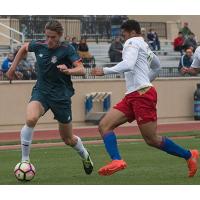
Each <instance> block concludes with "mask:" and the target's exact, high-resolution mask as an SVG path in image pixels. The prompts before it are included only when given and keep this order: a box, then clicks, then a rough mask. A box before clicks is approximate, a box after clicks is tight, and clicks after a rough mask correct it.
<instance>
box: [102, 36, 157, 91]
mask: <svg viewBox="0 0 200 200" xmlns="http://www.w3.org/2000/svg"><path fill="white" fill-rule="evenodd" d="M122 58H123V61H122V62H120V63H118V64H117V65H115V66H114V67H111V68H108V67H105V68H104V69H103V70H104V73H105V74H110V73H122V72H124V75H125V81H126V94H129V93H131V92H134V91H137V90H139V89H142V88H145V87H148V86H152V84H151V82H150V81H151V79H152V80H153V79H154V78H155V77H156V76H155V77H154V78H150V76H152V75H150V73H151V69H150V64H151V62H152V60H153V59H154V60H155V59H157V60H158V58H157V56H156V55H155V54H154V53H153V52H152V51H151V50H150V48H149V46H148V44H147V43H146V42H145V41H144V39H143V37H133V38H130V39H128V40H127V41H126V42H125V44H124V48H123V51H122ZM157 60H156V61H157ZM157 62H158V63H156V64H157V65H158V68H159V69H160V63H159V60H158V61H157ZM154 63H155V62H154ZM155 74H156V75H157V72H156V73H154V74H153V76H154V75H155Z"/></svg>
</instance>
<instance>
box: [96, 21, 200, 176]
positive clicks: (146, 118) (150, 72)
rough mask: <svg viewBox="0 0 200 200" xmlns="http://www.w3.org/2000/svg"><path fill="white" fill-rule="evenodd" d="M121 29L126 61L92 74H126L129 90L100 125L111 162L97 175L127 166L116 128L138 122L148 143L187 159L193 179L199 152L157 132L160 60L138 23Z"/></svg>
mask: <svg viewBox="0 0 200 200" xmlns="http://www.w3.org/2000/svg"><path fill="white" fill-rule="evenodd" d="M121 29H122V35H123V36H124V38H125V44H124V48H123V52H122V57H123V60H122V61H121V62H120V63H118V64H117V65H115V66H113V67H111V68H108V67H105V68H98V67H97V68H94V69H93V70H92V75H96V76H103V75H104V74H113V73H124V75H125V81H126V90H127V91H126V94H125V97H124V98H123V99H122V100H121V101H120V102H119V103H117V104H116V105H115V106H114V107H113V108H112V109H111V110H110V111H109V112H108V113H107V114H106V115H105V117H104V118H103V119H102V120H101V121H100V123H99V132H100V134H101V136H102V138H103V141H104V144H105V148H106V150H107V152H108V154H109V156H110V158H111V160H112V161H111V162H110V163H109V164H107V165H106V166H104V167H102V168H100V169H99V171H98V173H99V175H102V176H108V175H111V174H113V173H115V172H117V171H119V170H122V169H124V168H126V167H127V164H126V162H125V161H124V160H123V159H122V158H121V155H120V153H119V150H118V146H117V139H116V136H115V133H114V129H115V128H116V127H118V126H119V125H121V124H124V123H126V122H132V121H133V120H136V121H137V124H138V126H139V129H140V132H141V134H142V136H143V138H144V140H145V142H146V143H147V144H148V145H150V146H152V147H155V148H157V149H160V150H162V151H165V152H166V153H168V154H171V155H174V156H178V157H181V158H184V159H185V160H186V161H187V165H188V169H189V172H188V176H189V177H193V176H194V175H195V173H196V171H197V160H198V157H199V153H198V151H197V150H187V149H184V148H183V147H181V146H179V145H177V144H175V143H174V142H173V141H172V140H171V139H169V138H167V137H163V136H159V135H158V134H157V132H156V129H157V112H156V104H157V93H156V90H155V88H154V87H153V85H152V84H151V81H153V80H154V79H155V78H156V76H157V75H158V73H159V70H160V63H159V60H158V58H157V56H156V55H155V54H153V52H152V51H151V50H150V49H149V47H148V45H147V43H146V42H144V39H143V38H142V37H141V29H140V24H139V23H138V22H137V21H135V20H128V21H126V22H124V23H123V24H122V26H121Z"/></svg>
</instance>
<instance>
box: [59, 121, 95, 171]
mask: <svg viewBox="0 0 200 200" xmlns="http://www.w3.org/2000/svg"><path fill="white" fill-rule="evenodd" d="M59 132H60V136H61V138H62V140H63V141H64V143H65V144H66V145H69V146H71V147H72V148H73V149H74V150H76V151H77V153H78V154H79V155H80V157H81V158H82V161H83V167H84V170H85V172H86V174H91V173H92V171H93V162H92V160H91V158H90V155H89V153H88V151H87V150H86V148H85V147H84V145H83V143H82V141H81V138H80V137H78V136H75V135H74V134H73V133H72V123H71V121H70V122H68V123H61V122H59Z"/></svg>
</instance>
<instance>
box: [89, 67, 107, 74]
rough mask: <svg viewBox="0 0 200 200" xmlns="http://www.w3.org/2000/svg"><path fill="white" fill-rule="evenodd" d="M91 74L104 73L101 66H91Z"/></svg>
mask: <svg viewBox="0 0 200 200" xmlns="http://www.w3.org/2000/svg"><path fill="white" fill-rule="evenodd" d="M91 75H92V76H103V75H104V72H103V68H101V67H95V68H93V69H92V71H91Z"/></svg>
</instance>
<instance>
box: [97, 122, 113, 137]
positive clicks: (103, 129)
mask: <svg viewBox="0 0 200 200" xmlns="http://www.w3.org/2000/svg"><path fill="white" fill-rule="evenodd" d="M98 128H99V132H100V133H101V135H104V134H105V133H107V132H109V131H111V130H112V127H111V126H110V125H109V124H108V123H107V122H105V121H100V123H99V126H98Z"/></svg>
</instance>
